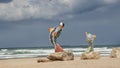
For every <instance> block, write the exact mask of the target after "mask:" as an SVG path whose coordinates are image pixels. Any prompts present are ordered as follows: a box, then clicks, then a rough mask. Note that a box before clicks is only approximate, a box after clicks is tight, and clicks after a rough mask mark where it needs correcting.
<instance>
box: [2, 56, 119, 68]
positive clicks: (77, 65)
mask: <svg viewBox="0 0 120 68" xmlns="http://www.w3.org/2000/svg"><path fill="white" fill-rule="evenodd" d="M38 59H39V58H24V59H7V60H0V68H120V58H110V57H101V58H100V59H97V60H81V59H80V57H75V59H74V60H72V61H52V62H42V63H37V60H38Z"/></svg>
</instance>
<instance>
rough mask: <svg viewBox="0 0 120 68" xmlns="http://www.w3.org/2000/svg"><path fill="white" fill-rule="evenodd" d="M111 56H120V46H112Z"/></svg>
mask: <svg viewBox="0 0 120 68" xmlns="http://www.w3.org/2000/svg"><path fill="white" fill-rule="evenodd" d="M110 57H112V58H120V47H119V48H112V51H111V55H110Z"/></svg>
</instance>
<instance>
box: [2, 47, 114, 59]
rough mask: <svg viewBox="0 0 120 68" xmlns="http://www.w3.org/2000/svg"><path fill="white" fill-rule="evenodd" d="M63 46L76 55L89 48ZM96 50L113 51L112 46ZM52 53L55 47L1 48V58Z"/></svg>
mask: <svg viewBox="0 0 120 68" xmlns="http://www.w3.org/2000/svg"><path fill="white" fill-rule="evenodd" d="M63 48H64V50H72V51H73V54H74V55H75V56H80V55H81V54H82V53H83V52H85V51H86V49H87V47H81V46H75V47H73V46H72V47H69V46H67V47H63ZM94 50H95V51H99V52H100V55H101V56H109V55H110V53H111V51H112V47H106V46H102V47H94ZM50 53H54V48H52V47H50V48H48V47H44V48H42V47H39V48H38V47H36V48H35V47H34V48H1V49H0V59H11V58H33V57H43V56H48V55H49V54H50Z"/></svg>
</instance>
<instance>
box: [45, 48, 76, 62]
mask: <svg viewBox="0 0 120 68" xmlns="http://www.w3.org/2000/svg"><path fill="white" fill-rule="evenodd" d="M47 58H48V59H50V60H53V61H55V60H60V61H67V60H74V54H73V52H72V51H71V50H67V51H64V52H56V53H51V54H50V55H49V56H48V57H47Z"/></svg>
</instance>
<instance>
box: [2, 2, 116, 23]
mask: <svg viewBox="0 0 120 68" xmlns="http://www.w3.org/2000/svg"><path fill="white" fill-rule="evenodd" d="M7 1H8V0H7ZM117 2H118V0H114V1H113V0H91V1H89V0H42V1H41V0H40V1H39V0H12V1H11V2H9V3H0V20H4V21H18V20H25V19H54V18H56V17H60V16H62V15H66V16H65V17H66V18H71V17H72V13H73V14H74V13H82V12H87V11H92V10H94V9H96V8H98V7H100V6H103V5H108V4H112V3H117Z"/></svg>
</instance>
